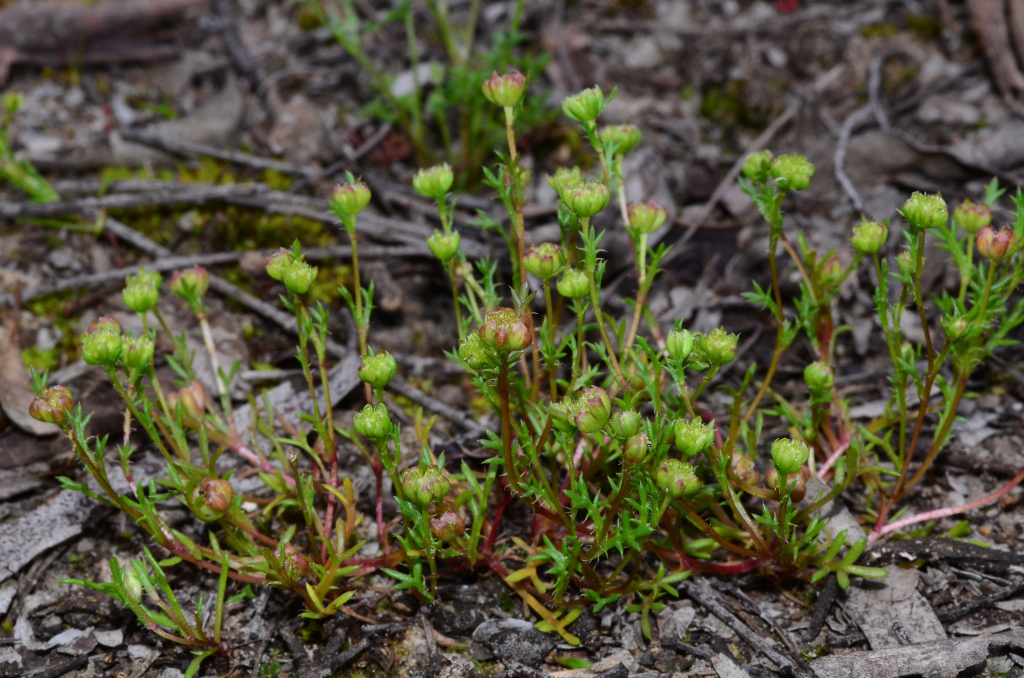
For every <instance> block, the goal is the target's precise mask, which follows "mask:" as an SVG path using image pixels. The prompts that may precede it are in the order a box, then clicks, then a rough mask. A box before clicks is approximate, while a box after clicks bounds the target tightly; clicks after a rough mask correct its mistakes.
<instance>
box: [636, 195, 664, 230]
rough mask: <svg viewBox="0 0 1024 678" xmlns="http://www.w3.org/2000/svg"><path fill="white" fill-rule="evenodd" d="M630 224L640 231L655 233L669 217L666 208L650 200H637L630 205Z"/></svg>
mask: <svg viewBox="0 0 1024 678" xmlns="http://www.w3.org/2000/svg"><path fill="white" fill-rule="evenodd" d="M628 215H629V225H630V226H632V227H633V228H634V229H635V230H636V231H637V232H638V233H654V232H655V231H656V230H658V228H660V227H661V225H662V224H664V223H665V219H666V218H668V214H666V212H665V208H664V207H662V206H661V205H659V204H658V203H656V202H654V201H653V200H648V201H647V202H635V203H633V204H632V205H630V206H629V212H628Z"/></svg>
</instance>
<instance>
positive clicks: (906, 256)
mask: <svg viewBox="0 0 1024 678" xmlns="http://www.w3.org/2000/svg"><path fill="white" fill-rule="evenodd" d="M916 264H917V262H916V261H914V256H913V255H912V254H911V253H910V251H909V250H903V251H902V252H900V253H899V256H897V257H896V266H898V267H899V269H900V273H902V274H903V275H905V276H913V275H914V273H915V272H916V270H915V268H916Z"/></svg>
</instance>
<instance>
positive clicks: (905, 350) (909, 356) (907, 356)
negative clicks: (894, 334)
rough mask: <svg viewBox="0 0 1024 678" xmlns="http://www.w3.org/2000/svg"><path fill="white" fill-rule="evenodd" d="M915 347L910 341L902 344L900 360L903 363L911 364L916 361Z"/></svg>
mask: <svg viewBox="0 0 1024 678" xmlns="http://www.w3.org/2000/svg"><path fill="white" fill-rule="evenodd" d="M914 355H915V354H914V345H913V344H911V343H910V342H909V341H904V342H903V343H901V344H900V359H902V360H903V362H911V361H913V360H914Z"/></svg>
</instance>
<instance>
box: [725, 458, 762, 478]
mask: <svg viewBox="0 0 1024 678" xmlns="http://www.w3.org/2000/svg"><path fill="white" fill-rule="evenodd" d="M729 462H730V466H731V467H732V474H733V475H734V476H736V478H737V479H738V480H739V481H740V482H741V483H744V484H746V485H751V486H756V485H757V484H758V483H759V482H760V481H761V474H760V473H758V472H757V470H756V469H755V468H754V460H753V459H751V458H750V457H748V456H747V455H745V454H743V453H742V452H739V451H737V450H733V452H732V457H731V458H730V459H729Z"/></svg>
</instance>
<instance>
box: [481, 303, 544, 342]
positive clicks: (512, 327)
mask: <svg viewBox="0 0 1024 678" xmlns="http://www.w3.org/2000/svg"><path fill="white" fill-rule="evenodd" d="M479 334H480V339H481V340H483V342H484V343H485V344H487V345H488V346H490V347H491V348H494V349H497V350H499V351H505V352H510V351H521V350H523V349H524V348H526V347H527V346H529V345H530V343H531V342H532V341H533V337H532V336H531V334H530V330H529V329H527V327H526V324H525V323H524V322H523V319H522V317H521V316H520V315H519V314H518V313H516V312H515V311H514V310H513V309H511V308H499V309H497V310H494V311H490V312H489V313H488V314H487V319H486V322H484V324H483V327H481V328H480V330H479Z"/></svg>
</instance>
